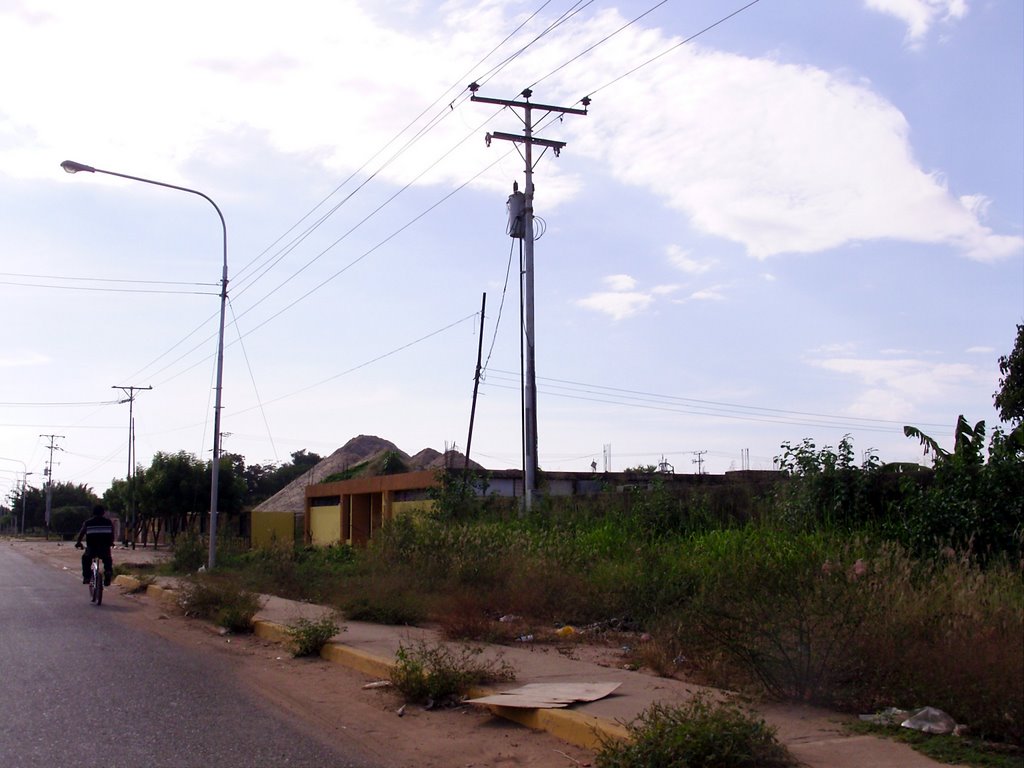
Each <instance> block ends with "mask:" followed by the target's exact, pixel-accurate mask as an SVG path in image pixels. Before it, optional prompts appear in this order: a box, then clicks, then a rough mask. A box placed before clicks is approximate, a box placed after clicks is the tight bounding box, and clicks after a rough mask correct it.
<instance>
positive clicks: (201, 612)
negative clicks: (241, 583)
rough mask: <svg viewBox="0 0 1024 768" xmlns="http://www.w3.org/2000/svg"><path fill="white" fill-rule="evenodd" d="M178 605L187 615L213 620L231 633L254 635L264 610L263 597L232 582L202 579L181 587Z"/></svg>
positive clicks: (186, 583) (208, 578)
mask: <svg viewBox="0 0 1024 768" xmlns="http://www.w3.org/2000/svg"><path fill="white" fill-rule="evenodd" d="M178 605H179V606H181V609H182V610H183V611H184V612H185V615H186V616H191V617H193V618H198V619H206V620H207V621H213V622H214V623H215V624H217V625H218V626H220V627H224V629H227V630H230V631H231V632H239V633H242V632H252V621H253V618H254V617H255V616H256V613H257V612H258V611H259V609H260V607H261V601H260V596H259V595H257V594H255V593H253V592H249V591H247V590H244V589H241V588H239V587H238V586H236V585H235V584H233V583H232V582H230V581H224V580H221V579H213V578H210V577H207V578H198V579H193V580H191V581H187V582H185V583H184V584H183V586H182V588H181V594H180V595H179V597H178Z"/></svg>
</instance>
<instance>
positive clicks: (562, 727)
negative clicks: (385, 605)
mask: <svg viewBox="0 0 1024 768" xmlns="http://www.w3.org/2000/svg"><path fill="white" fill-rule="evenodd" d="M122 580H124V581H123V582H122ZM116 583H118V584H124V586H126V587H129V588H136V589H137V588H138V580H137V579H135V578H134V577H131V576H118V577H117V580H116ZM146 595H147V596H149V597H154V598H156V599H157V600H159V601H161V602H162V603H165V604H170V605H177V597H176V595H175V593H174V591H173V590H170V589H165V588H164V587H159V586H157V585H156V584H150V585H149V587H147V588H146ZM253 633H254V634H255V635H256V636H257V637H260V638H263V639H264V640H269V641H271V642H278V643H287V642H288V634H287V631H286V629H285V627H284V626H283V625H281V624H278V623H276V622H273V621H264V620H262V619H258V620H256V621H254V622H253ZM320 656H321V657H323V658H324V659H326V660H327V661H331V662H334V663H336V664H343V665H344V666H346V667H349V668H350V669H354V670H356V671H358V672H362V673H363V674H365V675H370V676H371V677H377V678H382V679H385V680H387V679H390V678H391V672H392V670H393V669H394V667H395V663H394V662H393V661H392V660H390V659H384V658H381V657H380V656H375V655H373V654H372V653H367V652H366V651H361V650H359V649H357V648H352V647H349V646H346V645H342V644H340V643H334V642H330V643H327V645H325V646H324V647H323V649H322V650H321V651H320ZM492 693H494V691H493V690H489V689H474V690H472V691H470V694H469V695H470V697H471V698H480V697H483V696H487V695H490V694H492ZM487 708H488V709H489V710H490V711H491V713H492V714H494V715H495V716H496V717H501V718H504V719H505V720H510V721H512V722H514V723H518V724H519V725H524V726H526V727H527V728H532V729H533V730H535V731H545V732H547V733H550V734H551V735H552V736H554V737H556V738H558V739H561V740H562V741H564V742H566V743H567V744H573V745H575V746H577V747H582V748H583V749H592V750H599V749H601V748H602V747H603V746H604V744H605V743H606V742H608V741H613V740H617V741H628V740H629V732H628V731H627V730H626V729H625V728H624V727H623V726H621V725H619V724H618V723H616V722H614V721H612V720H607V719H605V718H601V717H595V716H594V715H587V714H584V713H582V712H576V711H574V710H569V709H522V708H519V707H501V706H496V705H490V706H488V707H487Z"/></svg>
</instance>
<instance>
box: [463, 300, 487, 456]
mask: <svg viewBox="0 0 1024 768" xmlns="http://www.w3.org/2000/svg"><path fill="white" fill-rule="evenodd" d="M486 314H487V294H486V293H485V294H484V296H483V299H481V301H480V341H479V342H478V343H477V347H476V374H475V375H474V376H473V405H472V406H470V409H469V436H468V437H467V438H466V463H465V466H464V467H463V470H464V471H465V472H466V473H468V472H469V451H470V448H472V447H473V421H474V420H475V419H476V396H477V392H478V391H479V390H480V366H481V364H482V361H483V356H484V316H485V315H486Z"/></svg>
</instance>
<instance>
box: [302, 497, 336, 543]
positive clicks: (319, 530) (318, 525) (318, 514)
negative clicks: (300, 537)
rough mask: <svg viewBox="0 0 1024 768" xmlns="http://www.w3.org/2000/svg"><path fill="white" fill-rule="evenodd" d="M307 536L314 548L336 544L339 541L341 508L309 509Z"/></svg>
mask: <svg viewBox="0 0 1024 768" xmlns="http://www.w3.org/2000/svg"><path fill="white" fill-rule="evenodd" d="M309 536H310V539H311V543H312V544H313V545H314V546H327V545H328V544H337V543H339V542H340V541H341V540H342V539H341V507H340V506H337V505H336V506H333V507H311V508H310V510H309Z"/></svg>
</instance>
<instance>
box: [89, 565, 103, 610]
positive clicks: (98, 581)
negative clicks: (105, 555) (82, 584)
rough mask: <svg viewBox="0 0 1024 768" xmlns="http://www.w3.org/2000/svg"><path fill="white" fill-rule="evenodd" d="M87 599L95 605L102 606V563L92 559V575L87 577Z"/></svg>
mask: <svg viewBox="0 0 1024 768" xmlns="http://www.w3.org/2000/svg"><path fill="white" fill-rule="evenodd" d="M89 597H91V598H92V601H93V602H94V603H96V605H103V561H102V560H101V559H100V558H98V557H94V558H93V559H92V575H91V576H90V577H89Z"/></svg>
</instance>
